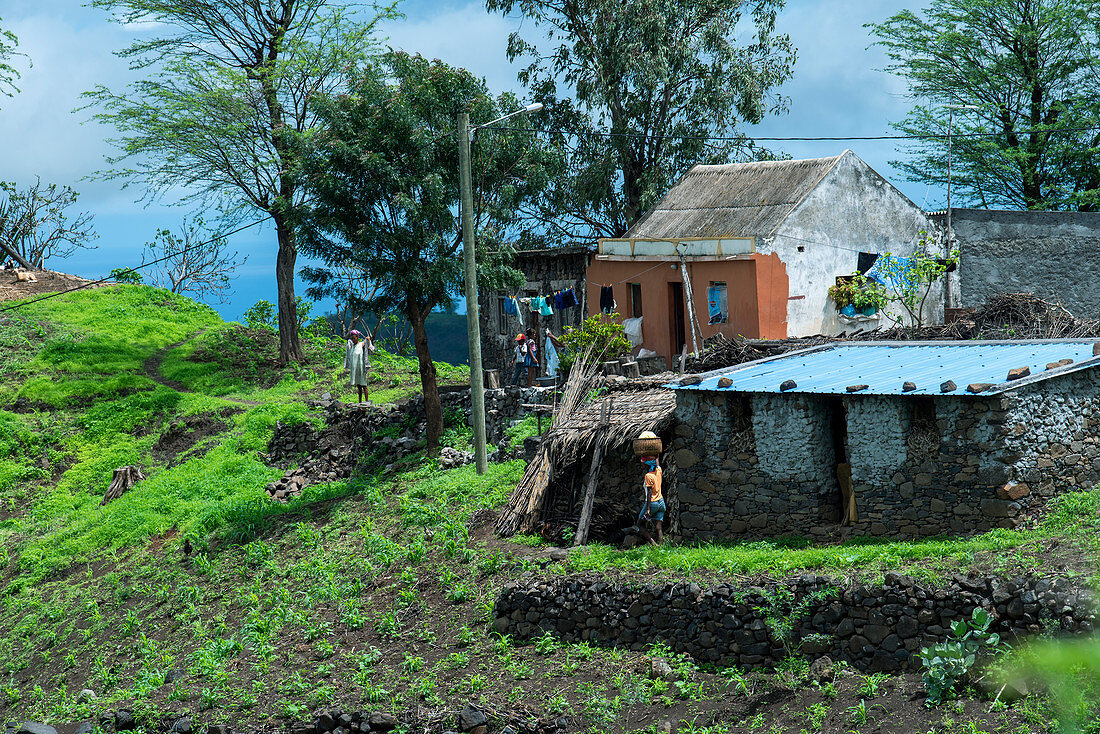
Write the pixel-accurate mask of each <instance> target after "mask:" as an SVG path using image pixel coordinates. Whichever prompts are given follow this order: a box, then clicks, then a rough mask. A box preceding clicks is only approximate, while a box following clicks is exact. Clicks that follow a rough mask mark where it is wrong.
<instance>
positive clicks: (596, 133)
mask: <svg viewBox="0 0 1100 734" xmlns="http://www.w3.org/2000/svg"><path fill="white" fill-rule="evenodd" d="M492 129H493V130H518V131H526V132H535V133H554V134H558V135H568V136H571V137H580V136H587V137H597V138H633V139H641V140H645V139H647V138H648V137H649V136H646V135H643V134H640V133H633V132H623V133H617V132H604V131H600V130H586V131H583V132H574V131H569V130H561V129H558V128H529V127H516V126H510V125H495V126H493V128H492ZM1098 130H1100V125H1088V126H1085V127H1067V128H1061V129H1057V130H1043V129H1032V130H1013V131H1011V133H1012V134H1013V135H1033V134H1036V133H1048V134H1051V135H1055V134H1060V133H1073V132H1095V131H1098ZM1007 134H1008V133H1004V132H992V133H986V132H952V133H951V134H950V135H949V134H947V133H922V134H917V135H794V136H787V137H780V136H771V137H755V136H748V135H737V136H732V135H726V136H723V135H662V136H661V138H662V139H664V140H700V141H715V142H745V141H754V142H755V141H763V142H767V143H785V142H799V141H803V142H815V141H816V142H822V141H846V140H853V141H859V140H947V139H948V138H991V137H998V136H1001V135H1007Z"/></svg>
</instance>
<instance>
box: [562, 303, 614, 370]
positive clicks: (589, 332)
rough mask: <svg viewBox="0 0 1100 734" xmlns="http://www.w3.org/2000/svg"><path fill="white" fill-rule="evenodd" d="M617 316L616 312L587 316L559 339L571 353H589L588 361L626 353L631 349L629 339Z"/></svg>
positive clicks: (598, 360)
mask: <svg viewBox="0 0 1100 734" xmlns="http://www.w3.org/2000/svg"><path fill="white" fill-rule="evenodd" d="M618 318H620V317H619V314H617V313H614V314H604V313H598V314H596V315H595V316H589V317H588V318H587V319H585V320H584V322H583V323H582V324H581V325H580V326H579V327H574V328H571V329H568V330H567V331H566V332H565V335H564V336H562V338H561V340H562V341H563V342H565V346H567V347H569V353H570V354H572V355H577V354H585V353H586V352H587V353H590V356H589V361H590V362H600V361H602V360H604V359H606V358H608V357H616V356H618V355H620V354H627V353H629V352H630V350H631V345H630V340H629V339H627V338H626V330H625V329H623V325H622V324H620V323H619V322H618V321H617V320H616V319H618ZM570 364H572V361H570Z"/></svg>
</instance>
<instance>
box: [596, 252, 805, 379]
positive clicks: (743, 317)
mask: <svg viewBox="0 0 1100 734" xmlns="http://www.w3.org/2000/svg"><path fill="white" fill-rule="evenodd" d="M688 273H689V274H690V277H691V282H692V289H693V295H694V297H695V298H694V301H693V305H694V306H695V315H696V319H697V320H698V322H699V334H700V336H699V340H700V343H702V340H703V339H707V338H709V337H711V336H714V335H715V334H718V333H721V334H725V335H726V336H729V337H735V336H738V335H740V336H744V337H748V338H752V339H782V338H784V337H786V336H787V331H786V323H785V321H786V305H787V289H788V286H787V274H786V270H785V268H784V267H783V264H782V263H781V262H780V261H779V258H778V257H777V256H776V255H774V254H771V255H749V256H745V257H744V259H737V260H714V261H698V260H696V261H690V262H689V263H688ZM713 282H723V283H725V284H726V295H727V305H728V313H729V319H728V323H725V324H708V323H707V320H708V312H707V288H708V287H709V286H710V285H711V283H713ZM603 283H610V284H611V285H612V288H613V290H614V294H615V301H616V303H617V308H616V311H617V312H618V313H619V314H620V315H621V316H622V317H623V318H631V316H632V315H633V309H632V305H633V304H632V303H631V299H630V283H637V284H638V285H639V286H640V288H641V294H642V345H641V347H642V348H645V349H651V350H653V351H655V352H657V354H659V355H661V356H663V357H664V358H665V360H666V361H667V363H668V364H669V365H670V366H671V365H673V364H674V363H675V360H676V359H677V358H678V357H679V354H680V350H678V349H677V348H676V335H675V332H674V327H675V324H674V320H673V314H674V311H675V306H674V303H673V300H672V299H673V284H677V285H681V284H682V283H683V275H682V273H681V271H680V263H679V261H678V260H670V261H652V260H601V259H593V260H592V263H591V265H589V267H588V294H587V301H588V312H589V313H590V314H595V313H599V311H600V286H601V284H603ZM683 298H684V299H685V300H686V298H687V296H686V295H684V296H683ZM683 308H684V318H685V321H684V331H683V338H684V339H685V343H686V344H687V346H688V350H689V351H691V349H692V347H691V345H692V341H691V331H690V328H691V327H690V324H689V323H688V319H687V308H686V303H684V305H683Z"/></svg>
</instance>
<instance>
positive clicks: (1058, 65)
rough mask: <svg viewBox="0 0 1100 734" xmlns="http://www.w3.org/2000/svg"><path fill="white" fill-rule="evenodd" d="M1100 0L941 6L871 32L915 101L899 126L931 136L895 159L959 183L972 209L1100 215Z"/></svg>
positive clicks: (938, 2)
mask: <svg viewBox="0 0 1100 734" xmlns="http://www.w3.org/2000/svg"><path fill="white" fill-rule="evenodd" d="M1098 20H1100V0H932V3H931V5H930V6H929V7H928V8H927V9H926V10H925V11H923V12H922V13H918V12H914V11H911V10H903V11H901V12H900V13H897V14H896V15H894V16H892V17H891V18H889V19H888V20H886V21H885V22H884V23H881V24H869V25H868V27H869V28H870V29H871V31H872V33H873V34H874V35H875V36H877V38H878V41H877V44H878V45H880V46H882V47H883V48H884V49H885V50H886V54H887V56H888V57H889V59H890V64H889V66H888V67H887V70H888V71H891V72H893V73H895V74H898V75H900V76H902V77H904V78H905V79H906V80H907V81H908V83H909V93H910V95H911V96H912V97H913V99H914V100H915V104H914V106H913V108H912V110H911V111H910V112H909V114H908V116H907V117H906V118H905V119H904V120H902V121H901V122H899V123H896V124H895V127H896V128H897V129H898V130H900V131H901V132H903V133H905V134H908V135H920V136H925V137H924V138H923V139H922V140H921V141H920V142H918V143H915V144H914V145H912V146H910V147H909V148H908V152H909V153H910V154H911V156H912V157H911V158H910V159H909V160H905V161H899V162H894V163H893V165H896V166H898V167H899V168H901V169H902V170H904V171H905V172H906V173H907V174H908V176H909V179H910V180H911V181H920V182H935V183H937V184H940V185H944V184H946V182H947V162H948V161H947V146H948V141H947V132H948V130H947V128H948V110H947V109H946V106H947V105H973V106H976V107H977V108H978V109H976V110H967V109H959V110H956V111H955V113H954V120H955V128H954V136H953V137H952V151H951V157H952V180H953V188H954V190H955V191H957V192H958V195H959V202H960V203H962V204H963V205H974V206H979V207H1008V208H1019V209H1080V210H1095V209H1096V208H1097V206H1098V204H1100V128H1098V127H1097V126H1098V123H1100V84H1098V83H1097V68H1098V67H1097V64H1098V63H1100V54H1098V50H1100V34H1098V27H1100V25H1098Z"/></svg>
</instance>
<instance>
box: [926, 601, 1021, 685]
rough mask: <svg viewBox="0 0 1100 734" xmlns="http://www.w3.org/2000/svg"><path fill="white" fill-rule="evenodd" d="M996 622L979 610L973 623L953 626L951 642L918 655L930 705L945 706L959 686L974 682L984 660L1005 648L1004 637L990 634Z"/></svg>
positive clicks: (960, 620)
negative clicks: (945, 700)
mask: <svg viewBox="0 0 1100 734" xmlns="http://www.w3.org/2000/svg"><path fill="white" fill-rule="evenodd" d="M992 623H993V617H992V616H991V615H990V614H989V612H987V611H986V610H984V609H982V608H981V607H978V608H976V609H975V610H974V613H973V614H971V615H970V622H969V624H968V623H967V622H966V620H963V619H957V620H955V621H954V622H952V623H951V637H950V638H949V639H948V640H946V641H944V642H939V643H936V644H935V645H930V646H927V647H923V648H921V650H920V652H919V653H917V657H919V658H920V660H921V665H922V667H923V670H922V673H921V678H922V680H923V681H924V687H925V689H926V690H927V692H928V695H927V698H926V699H925V702H926V703H927V704H928V705H930V706H935V705H938V704H940V703H942V702H943V701H944V699H945V698H947V697H948V696H950V695H952V694H953V693H956V692H957V690H958V687H959V686H963V685H966V684H968V683H970V682H972V680H973V675H974V672H975V671H976V670H977V668H978V665H979V663H980V662H981V660H982V658H983V657H988V656H989V655H990V654H992V653H993V652H996V651H997V650H998V649H999V648H1000V647H1001V645H1002V643H1001V636H1000V635H998V634H997V633H996V632H990V631H989V627H990V625H991V624H992Z"/></svg>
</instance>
